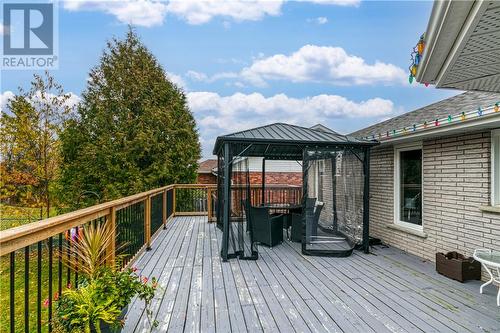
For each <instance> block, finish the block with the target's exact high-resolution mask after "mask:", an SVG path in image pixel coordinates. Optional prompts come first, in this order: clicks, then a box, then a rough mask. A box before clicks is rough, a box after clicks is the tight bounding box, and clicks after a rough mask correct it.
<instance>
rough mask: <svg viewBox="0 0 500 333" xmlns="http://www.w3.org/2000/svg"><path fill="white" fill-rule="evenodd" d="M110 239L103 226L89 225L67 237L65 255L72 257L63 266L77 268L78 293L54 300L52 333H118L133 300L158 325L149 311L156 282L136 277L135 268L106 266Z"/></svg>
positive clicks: (111, 235)
mask: <svg viewBox="0 0 500 333" xmlns="http://www.w3.org/2000/svg"><path fill="white" fill-rule="evenodd" d="M112 237H114V233H113V232H112V230H110V228H109V227H108V226H107V225H106V224H105V223H97V224H89V225H86V226H84V227H83V228H82V229H80V230H77V231H76V232H70V233H69V235H68V237H67V239H68V243H69V244H70V246H68V247H67V248H66V249H64V251H65V253H67V251H71V253H72V254H73V255H70V256H66V259H65V261H64V262H65V264H66V265H67V266H69V267H70V268H75V267H78V271H79V272H80V275H81V277H80V279H79V287H78V288H77V289H73V288H70V287H68V288H67V289H66V290H64V291H63V292H62V295H60V297H58V299H57V304H56V311H55V320H54V323H53V327H54V328H55V331H60V332H71V333H73V332H85V333H90V332H97V333H104V332H115V331H119V330H120V328H121V327H122V326H123V323H124V316H125V313H126V312H127V309H128V304H129V303H130V301H131V300H132V298H133V297H138V298H139V299H141V300H143V301H144V302H145V304H146V314H147V316H148V319H149V321H150V324H151V326H156V325H157V323H156V321H153V320H152V318H151V316H152V311H151V310H150V309H149V305H150V302H151V300H152V299H153V297H154V293H155V290H156V288H157V281H156V279H155V278H152V279H151V281H148V279H147V278H146V277H141V276H139V275H137V273H136V269H135V268H126V269H123V270H122V269H120V268H119V265H111V266H110V265H107V264H106V263H109V255H110V254H109V253H107V251H106V249H108V248H109V244H110V242H111V240H112ZM68 257H69V259H67V258H68ZM63 258H64V256H63ZM77 265H78V266H77Z"/></svg>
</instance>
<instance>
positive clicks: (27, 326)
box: [24, 245, 30, 333]
mask: <svg viewBox="0 0 500 333" xmlns="http://www.w3.org/2000/svg"><path fill="white" fill-rule="evenodd" d="M29 274H30V247H29V245H28V246H26V247H25V248H24V332H25V333H28V332H29V331H30V316H29V312H30V311H29V310H30V307H29V304H30V295H29V294H30V278H29Z"/></svg>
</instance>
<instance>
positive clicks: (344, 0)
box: [295, 0, 361, 7]
mask: <svg viewBox="0 0 500 333" xmlns="http://www.w3.org/2000/svg"><path fill="white" fill-rule="evenodd" d="M295 1H300V2H312V3H316V4H319V5H336V6H356V7H357V6H359V4H360V3H361V0H295Z"/></svg>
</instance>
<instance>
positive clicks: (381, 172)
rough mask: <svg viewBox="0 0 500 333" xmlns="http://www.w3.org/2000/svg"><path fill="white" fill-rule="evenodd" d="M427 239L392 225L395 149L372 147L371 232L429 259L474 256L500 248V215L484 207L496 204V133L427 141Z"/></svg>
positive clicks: (425, 177)
mask: <svg viewBox="0 0 500 333" xmlns="http://www.w3.org/2000/svg"><path fill="white" fill-rule="evenodd" d="M422 149H423V174H424V186H423V226H424V227H423V231H424V232H425V233H426V234H427V238H421V237H418V236H414V235H411V234H408V233H406V232H404V231H399V230H393V229H389V228H387V226H388V225H389V224H393V223H394V147H393V146H389V147H387V146H380V147H377V148H375V149H373V150H372V155H371V179H370V190H371V191H370V234H371V235H372V236H375V237H378V238H381V239H382V240H383V241H384V242H385V243H387V244H389V245H392V246H395V247H398V248H400V249H402V250H405V251H407V252H409V253H412V254H415V255H418V256H420V257H422V258H424V259H428V260H432V261H434V260H435V253H436V252H448V251H459V252H461V253H464V254H466V255H469V256H470V255H472V252H473V250H474V249H476V248H490V249H496V250H500V214H494V213H487V212H482V211H480V210H479V206H481V205H489V203H490V186H491V181H490V179H491V178H490V177H491V170H490V165H491V164H490V152H491V139H490V131H485V132H479V133H472V134H466V135H459V136H451V137H443V138H439V139H435V140H424V141H423V148H422Z"/></svg>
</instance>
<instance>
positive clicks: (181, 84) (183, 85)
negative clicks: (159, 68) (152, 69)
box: [166, 72, 187, 90]
mask: <svg viewBox="0 0 500 333" xmlns="http://www.w3.org/2000/svg"><path fill="white" fill-rule="evenodd" d="M166 76H167V79H168V80H170V81H171V82H172V83H173V84H175V85H176V86H178V87H179V88H182V89H184V90H185V89H187V85H186V82H185V81H184V79H183V78H182V76H180V75H177V74H174V73H169V72H167V73H166Z"/></svg>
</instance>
